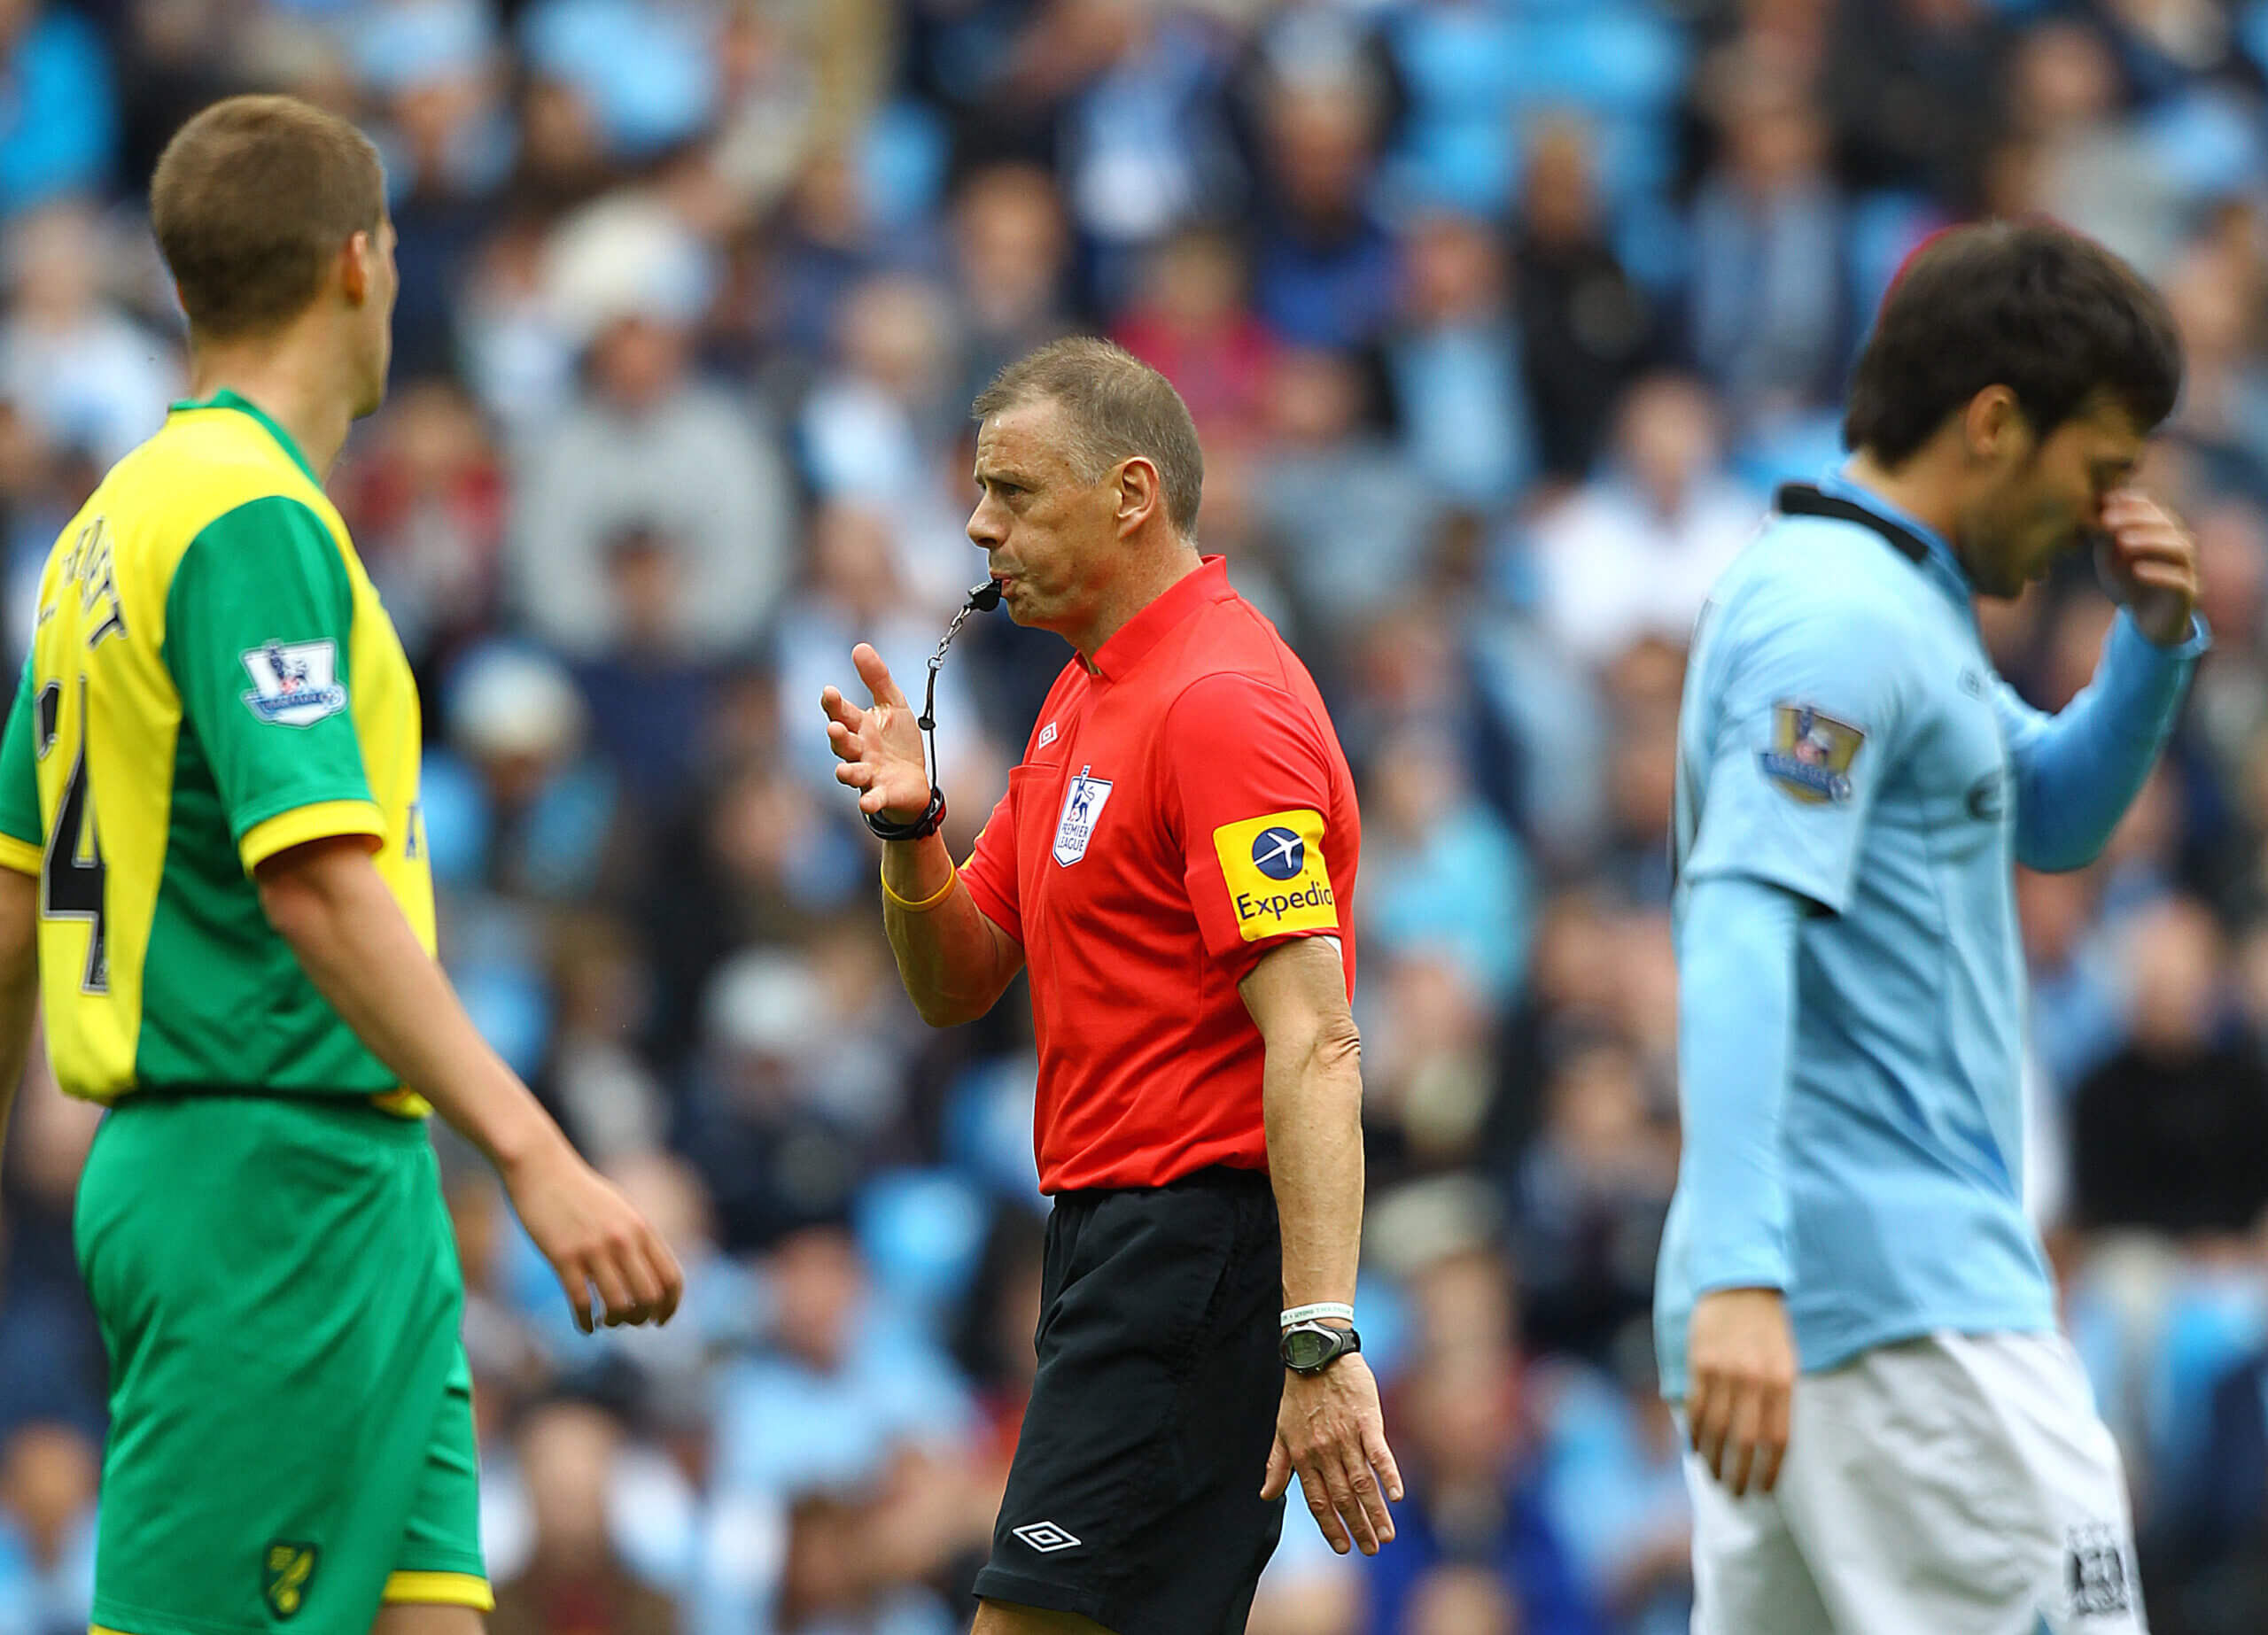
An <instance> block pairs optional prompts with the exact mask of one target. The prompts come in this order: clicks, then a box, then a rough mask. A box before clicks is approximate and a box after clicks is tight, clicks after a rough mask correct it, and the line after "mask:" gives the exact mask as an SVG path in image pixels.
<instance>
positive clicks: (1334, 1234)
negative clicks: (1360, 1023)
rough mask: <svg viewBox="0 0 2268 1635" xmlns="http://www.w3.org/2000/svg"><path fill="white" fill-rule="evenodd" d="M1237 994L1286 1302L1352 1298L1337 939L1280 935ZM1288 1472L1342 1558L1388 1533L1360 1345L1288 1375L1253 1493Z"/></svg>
mask: <svg viewBox="0 0 2268 1635" xmlns="http://www.w3.org/2000/svg"><path fill="white" fill-rule="evenodd" d="M1237 991H1238V993H1239V995H1240V996H1242V997H1243V999H1244V1003H1245V1009H1246V1010H1247V1011H1249V1012H1250V1013H1251V1015H1252V1019H1253V1022H1254V1025H1255V1026H1257V1027H1259V1029H1260V1037H1261V1041H1262V1044H1263V1046H1264V1047H1265V1050H1266V1052H1267V1057H1266V1063H1265V1065H1264V1067H1263V1069H1262V1081H1261V1083H1262V1091H1261V1094H1262V1109H1263V1115H1264V1117H1265V1120H1266V1123H1267V1129H1268V1172H1269V1175H1270V1179H1271V1180H1272V1182H1273V1183H1274V1187H1275V1191H1276V1214H1277V1218H1278V1220H1279V1221H1280V1222H1281V1226H1282V1235H1283V1242H1284V1302H1285V1307H1286V1309H1289V1308H1290V1307H1293V1306H1308V1305H1314V1304H1319V1303H1323V1302H1326V1301H1327V1302H1332V1303H1336V1304H1341V1305H1346V1306H1352V1305H1353V1304H1354V1303H1355V1263H1356V1260H1357V1259H1358V1258H1359V1255H1360V1252H1361V1249H1362V1241H1363V1041H1362V1035H1361V1034H1359V1033H1357V1032H1356V1031H1355V1018H1354V1014H1353V1012H1352V1011H1350V1010H1349V1009H1348V1003H1347V970H1346V966H1345V965H1343V964H1342V963H1341V954H1340V945H1339V940H1338V939H1337V938H1336V937H1303V938H1301V939H1299V940H1298V941H1290V942H1281V943H1278V944H1277V945H1276V946H1275V947H1274V948H1271V949H1269V950H1268V951H1267V952H1266V953H1264V954H1262V956H1261V957H1260V958H1259V960H1258V961H1257V962H1256V963H1255V964H1254V966H1253V968H1252V971H1251V972H1250V974H1248V975H1247V977H1246V978H1245V979H1244V980H1243V981H1242V982H1241V983H1239V984H1238V988H1237ZM1324 1321H1326V1322H1330V1323H1332V1326H1334V1327H1345V1326H1347V1325H1345V1324H1344V1323H1342V1322H1338V1321H1336V1320H1333V1319H1328V1318H1326V1319H1324ZM1293 1470H1297V1471H1298V1472H1299V1474H1300V1491H1301V1492H1302V1493H1304V1494H1306V1495H1307V1499H1308V1505H1309V1508H1310V1509H1311V1510H1313V1512H1314V1513H1315V1517H1316V1521H1317V1524H1318V1525H1319V1526H1320V1527H1321V1528H1322V1529H1323V1534H1324V1538H1328V1539H1329V1540H1330V1541H1331V1547H1332V1549H1334V1550H1337V1551H1339V1552H1340V1554H1345V1553H1346V1551H1347V1550H1348V1547H1349V1543H1350V1540H1351V1542H1352V1543H1353V1544H1354V1545H1356V1546H1360V1547H1361V1549H1362V1551H1363V1554H1365V1555H1373V1554H1377V1552H1378V1547H1379V1545H1381V1544H1385V1543H1386V1542H1388V1541H1390V1540H1391V1539H1392V1538H1394V1517H1393V1515H1392V1514H1391V1513H1390V1512H1389V1511H1388V1510H1387V1509H1386V1500H1387V1499H1400V1498H1401V1497H1402V1474H1401V1472H1400V1470H1399V1469H1398V1468H1396V1467H1395V1465H1394V1453H1393V1451H1392V1450H1391V1449H1390V1448H1388V1447H1387V1445H1386V1425H1385V1422H1384V1419H1383V1417H1382V1415H1381V1414H1380V1412H1379V1392H1378V1383H1377V1381H1376V1380H1375V1379H1373V1378H1372V1377H1371V1371H1370V1368H1369V1366H1368V1365H1367V1364H1365V1363H1364V1362H1363V1359H1362V1356H1361V1354H1360V1353H1355V1354H1354V1355H1350V1356H1346V1357H1341V1358H1340V1360H1338V1361H1336V1362H1334V1363H1332V1365H1331V1366H1330V1367H1329V1368H1325V1369H1324V1371H1323V1372H1322V1373H1320V1374H1317V1375H1307V1376H1302V1375H1297V1374H1293V1373H1290V1372H1288V1371H1287V1372H1286V1373H1285V1376H1284V1402H1283V1406H1282V1409H1281V1411H1280V1412H1279V1414H1278V1418H1277V1431H1276V1444H1275V1446H1274V1447H1273V1448H1272V1449H1271V1450H1270V1453H1269V1460H1268V1475H1267V1478H1266V1483H1265V1485H1264V1486H1263V1488H1262V1493H1263V1494H1264V1496H1265V1497H1267V1498H1270V1499H1274V1498H1275V1497H1276V1496H1277V1495H1278V1494H1279V1493H1281V1492H1283V1491H1284V1489H1285V1487H1286V1486H1287V1485H1288V1484H1289V1483H1290V1479H1291V1473H1292V1472H1293Z"/></svg>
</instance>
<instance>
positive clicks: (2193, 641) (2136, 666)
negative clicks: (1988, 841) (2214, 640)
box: [1992, 608, 2211, 870]
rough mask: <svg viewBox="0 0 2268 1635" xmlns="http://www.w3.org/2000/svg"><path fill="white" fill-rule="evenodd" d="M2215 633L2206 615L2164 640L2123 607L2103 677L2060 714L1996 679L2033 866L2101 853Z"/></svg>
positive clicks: (1997, 705)
mask: <svg viewBox="0 0 2268 1635" xmlns="http://www.w3.org/2000/svg"><path fill="white" fill-rule="evenodd" d="M2210 640H2211V638H2210V635H2209V633H2208V632H2207V631H2206V629H2205V623H2204V621H2203V619H2202V618H2194V617H2193V618H2192V620H2191V621H2190V632H2189V638H2188V639H2187V640H2186V641H2184V642H2183V643H2182V644H2181V645H2180V646H2179V647H2159V646H2158V645H2157V644H2156V643H2155V642H2154V641H2152V640H2151V639H2149V638H2148V636H2145V635H2144V634H2142V631H2141V627H2140V625H2138V624H2135V623H2134V619H2133V616H2132V614H2129V613H2127V612H2126V611H2125V610H2124V608H2121V609H2120V610H2119V612H2118V614H2117V616H2116V617H2115V618H2114V619H2113V620H2112V621H2111V625H2110V633H2109V636H2108V637H2107V638H2106V639H2105V640H2104V642H2103V647H2102V658H2101V662H2100V663H2098V664H2097V665H2096V666H2095V672H2094V679H2093V681H2092V682H2091V683H2090V684H2089V685H2088V686H2086V687H2085V690H2083V691H2082V692H2081V693H2080V694H2079V695H2078V697H2077V698H2075V699H2073V700H2072V701H2070V703H2069V704H2067V705H2066V706H2064V708H2063V709H2062V712H2061V713H2060V714H2057V715H2053V716H2050V715H2047V714H2045V713H2044V712H2042V711H2040V710H2037V709H2033V708H2032V707H2031V705H2029V704H2027V703H2025V702H2024V701H2023V699H2022V698H2020V697H2018V696H2017V694H2016V689H2015V688H2014V687H2011V686H2009V685H2008V683H2007V682H2005V681H2002V682H1999V683H1998V684H1997V685H1996V686H1995V687H1994V688H1993V693H1992V704H1993V708H1994V709H1995V710H1996V711H1998V713H1999V715H2000V731H2001V732H2002V734H2003V736H2005V737H2006V738H2007V740H2008V759H2009V761H2010V762H2011V763H2013V764H2014V765H2015V768H2016V858H2017V860H2018V861H2019V862H2021V863H2022V864H2024V866H2025V867H2027V868H2032V869H2048V870H2055V869H2078V868H2085V866H2086V865H2087V864H2090V863H2092V862H2093V861H2094V859H2095V858H2096V856H2098V855H2099V854H2100V853H2101V850H2102V848H2103V846H2104V845H2105V843H2107V842H2108V841H2109V839H2110V834H2111V831H2112V830H2114V829H2116V828H2117V826H2118V820H2119V819H2120V818H2121V817H2124V816H2125V815H2126V809H2127V808H2128V807H2129V806H2131V805H2132V804H2133V802H2134V797H2135V795H2137V794H2140V792H2141V788H2142V785H2143V783H2144V782H2145V781H2147V780H2148V778H2149V775H2150V768H2151V767H2152V766H2153V765H2154V764H2155V763H2156V761H2157V758H2158V752H2159V751H2160V750H2161V749H2163V748H2164V747H2165V740H2166V739H2167V737H2168V736H2169V735H2170V734H2171V732H2172V731H2173V724H2174V718H2175V717H2176V716H2178V715H2179V713H2180V709H2181V701H2182V698H2183V697H2184V695H2185V694H2186V693H2187V691H2188V687H2189V678H2190V676H2191V675H2192V673H2193V672H2194V670H2196V668H2197V660H2198V656H2199V655H2201V654H2202V653H2203V652H2204V651H2205V649H2206V647H2208V646H2209V645H2210Z"/></svg>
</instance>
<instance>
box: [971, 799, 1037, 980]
mask: <svg viewBox="0 0 2268 1635" xmlns="http://www.w3.org/2000/svg"><path fill="white" fill-rule="evenodd" d="M1015 799H1016V785H1015V779H1014V775H1013V774H1011V775H1010V778H1009V780H1008V788H1007V793H1006V794H1003V795H1002V796H1001V797H1000V798H999V800H998V802H996V803H995V804H994V806H993V808H992V815H991V816H990V817H988V818H986V819H985V820H984V826H983V828H982V829H979V830H978V831H977V832H976V845H975V848H974V849H972V850H971V851H970V852H969V854H968V861H967V863H964V864H961V865H960V877H961V879H965V880H967V882H968V894H969V895H971V896H972V897H975V899H976V906H977V907H978V908H979V909H980V910H983V915H984V918H987V919H989V920H990V921H991V922H992V923H993V924H994V925H996V926H999V927H1000V929H1001V930H1003V931H1005V932H1006V933H1007V934H1009V935H1010V936H1012V937H1014V939H1015V940H1016V941H1017V942H1018V943H1019V944H1021V942H1022V941H1023V940H1024V917H1023V908H1022V903H1021V899H1020V897H1019V896H1018V895H1017V885H1016V809H1015Z"/></svg>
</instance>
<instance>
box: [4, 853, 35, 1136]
mask: <svg viewBox="0 0 2268 1635" xmlns="http://www.w3.org/2000/svg"><path fill="white" fill-rule="evenodd" d="M38 1001H39V876H37V875H36V874H25V873H20V872H18V871H17V870H15V869H13V868H9V867H0V1148H4V1147H5V1146H6V1144H7V1138H8V1117H9V1113H10V1112H11V1111H12V1109H13V1108H14V1106H15V1104H16V1087H17V1086H18V1085H19V1084H21V1083H22V1082H23V1080H24V1065H25V1064H26V1063H27V1061H29V1060H30V1059H31V1049H32V1019H33V1017H34V1015H35V1013H36V1011H37V1010H38Z"/></svg>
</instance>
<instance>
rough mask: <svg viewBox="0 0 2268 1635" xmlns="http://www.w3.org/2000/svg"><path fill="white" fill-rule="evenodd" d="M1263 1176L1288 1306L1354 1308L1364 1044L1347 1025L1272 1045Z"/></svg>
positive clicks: (1360, 1197) (1360, 1201)
mask: <svg viewBox="0 0 2268 1635" xmlns="http://www.w3.org/2000/svg"><path fill="white" fill-rule="evenodd" d="M1262 1109H1263V1113H1264V1116H1265V1119H1266V1122H1267V1127H1268V1169H1269V1174H1270V1176H1271V1178H1272V1179H1273V1181H1274V1183H1275V1189H1276V1213H1277V1217H1278V1220H1279V1221H1280V1222H1281V1223H1282V1228H1283V1238H1284V1303H1285V1306H1305V1305H1309V1304H1310V1303H1312V1302H1315V1301H1318V1300H1337V1301H1344V1302H1346V1303H1347V1304H1349V1305H1352V1304H1353V1303H1354V1299H1355V1268H1356V1265H1357V1263H1358V1261H1359V1259H1360V1258H1361V1251H1362V1243H1363V1071H1362V1043H1361V1041H1360V1038H1359V1036H1358V1035H1357V1034H1355V1031H1354V1029H1353V1027H1352V1026H1351V1025H1350V1026H1348V1027H1345V1028H1344V1029H1343V1030H1339V1029H1334V1030H1332V1031H1328V1032H1324V1033H1322V1034H1318V1035H1317V1037H1315V1038H1314V1039H1312V1040H1310V1041H1305V1042H1302V1045H1301V1048H1299V1049H1297V1050H1292V1049H1286V1048H1283V1047H1277V1046H1271V1047H1270V1050H1269V1052H1268V1062H1267V1067H1266V1069H1265V1073H1264V1077H1263V1079H1262Z"/></svg>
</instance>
